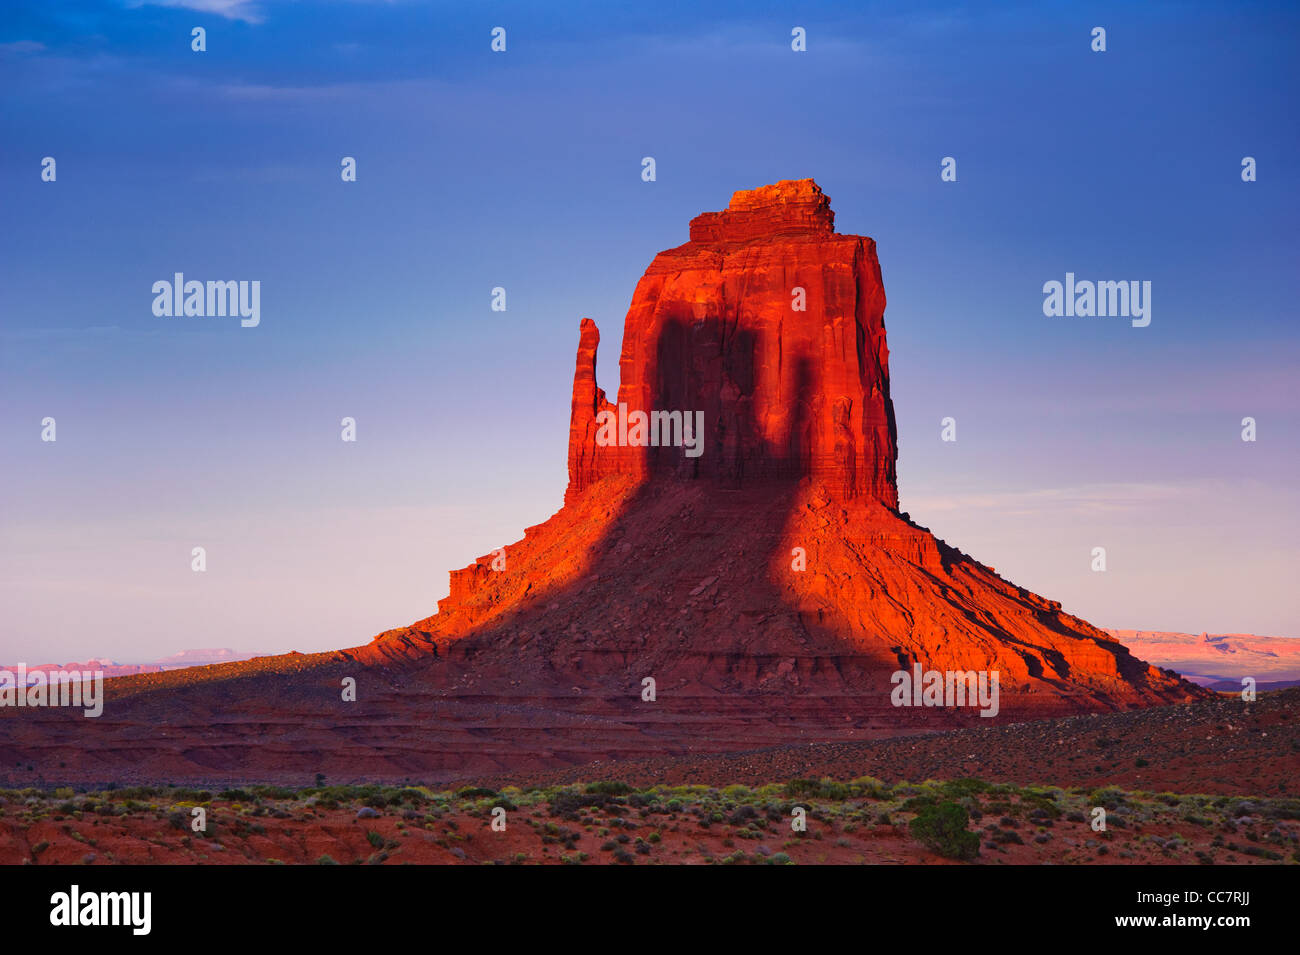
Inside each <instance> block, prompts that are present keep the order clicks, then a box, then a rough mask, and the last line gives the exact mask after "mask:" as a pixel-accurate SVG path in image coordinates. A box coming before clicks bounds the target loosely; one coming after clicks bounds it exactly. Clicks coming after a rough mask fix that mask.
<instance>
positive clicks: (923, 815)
mask: <svg viewBox="0 0 1300 955" xmlns="http://www.w3.org/2000/svg"><path fill="white" fill-rule="evenodd" d="M969 821H970V814H969V813H968V812H967V811H966V810H965V809H963V808H962V807H961V806H959V805H957V804H956V803H955V802H941V803H937V804H935V805H931V806H922V807H921V808H920V811H919V812H918V813H917V815H916V818H915V819H913V820H912V822H911V826H910V830H911V833H912V835H913V836H914V837H915V838H916V839H917V840H919V841H920V843H921V844H922V845H924V846H925V847H926V848H928V849H932V850H934V851H935V852H937V853H939V855H941V856H943V857H944V858H946V859H962V860H970V859H974V858H975V857H976V856H978V855H979V852H980V837H979V836H978V835H977V834H976V833H974V832H971V831H970V830H968V829H967V828H966V825H967V823H968V822H969Z"/></svg>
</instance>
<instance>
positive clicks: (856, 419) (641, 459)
mask: <svg viewBox="0 0 1300 955" xmlns="http://www.w3.org/2000/svg"><path fill="white" fill-rule="evenodd" d="M833 224H834V215H833V214H832V213H831V211H830V204H829V201H828V200H827V198H826V196H825V195H823V194H822V191H821V190H820V189H819V188H818V187H817V185H816V183H814V182H813V181H812V180H808V179H805V180H800V181H797V182H781V183H777V184H776V185H774V186H765V187H763V188H761V189H754V190H750V191H746V192H737V193H736V194H735V196H733V198H732V200H731V205H730V207H729V208H728V209H727V210H726V211H724V212H718V213H705V214H704V215H701V216H697V217H696V218H695V219H694V220H692V222H691V233H690V234H691V239H690V241H689V242H687V243H686V244H685V245H682V246H679V247H677V248H675V249H669V250H668V251H666V252H661V253H660V254H659V255H658V256H656V257H655V260H654V261H653V262H652V263H651V264H650V267H649V268H648V269H647V270H646V273H645V275H644V276H643V277H642V278H641V281H640V282H639V283H638V285H637V288H636V293H635V295H634V296H633V298H632V306H631V308H630V309H629V310H628V314H627V321H626V323H625V326H624V331H623V352H622V355H621V356H620V358H619V371H620V382H621V384H620V386H619V392H618V402H617V403H611V402H609V401H608V400H607V399H606V397H605V394H604V392H603V390H601V389H600V388H598V387H597V386H596V378H595V361H596V348H597V345H598V344H599V341H600V334H599V332H598V331H597V329H596V327H595V325H594V323H592V322H591V321H590V320H589V319H584V320H583V323H582V330H581V338H580V342H579V347H578V361H577V370H576V372H575V375H574V387H573V418H572V422H571V426H570V434H569V490H568V495H567V497H566V500H568V501H572V500H573V499H574V496H575V495H576V494H579V493H581V492H582V491H584V490H585V489H586V488H588V487H589V486H591V485H592V484H593V483H595V482H597V481H599V480H600V479H601V478H604V477H608V476H610V475H613V474H625V475H629V476H632V477H634V478H645V477H648V476H650V475H654V474H668V475H675V476H679V477H689V478H699V479H705V480H709V481H711V482H715V483H717V484H719V485H721V486H724V487H732V488H735V487H742V486H750V485H754V484H761V483H764V482H770V481H779V482H782V481H783V482H789V481H797V480H799V479H800V478H804V477H808V478H811V479H813V480H815V481H817V482H818V483H819V484H822V485H824V486H825V487H827V488H828V489H829V490H830V491H831V492H832V493H834V494H835V495H836V496H837V497H841V498H845V499H849V498H854V497H857V496H859V495H862V496H866V497H868V498H870V499H872V500H876V501H879V502H880V503H881V504H883V505H885V506H886V507H888V508H891V509H894V508H897V506H898V491H897V487H896V480H895V460H896V458H897V443H896V435H895V429H894V410H893V405H892V403H891V402H890V399H889V351H888V348H887V347H886V345H885V327H884V312H885V292H884V287H883V285H882V283H881V278H880V264H879V262H878V261H877V259H876V246H875V242H873V241H872V240H871V239H867V238H863V237H862V236H845V235H837V234H836V233H835V232H834V228H833ZM619 405H623V406H625V407H626V409H627V411H628V412H629V413H631V412H635V411H643V412H651V411H664V412H672V411H681V412H683V413H692V412H702V421H703V424H704V428H703V441H704V444H703V448H702V450H701V453H700V454H699V455H698V456H695V457H692V456H688V455H686V454H684V453H683V450H682V448H680V447H673V446H669V447H664V446H659V447H653V446H651V447H635V446H628V445H623V446H607V447H602V446H600V444H599V443H598V441H597V430H598V428H597V416H598V415H599V414H600V413H601V412H602V411H604V412H610V413H617V411H618V406H619Z"/></svg>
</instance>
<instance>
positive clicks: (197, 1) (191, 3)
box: [130, 0, 266, 23]
mask: <svg viewBox="0 0 1300 955" xmlns="http://www.w3.org/2000/svg"><path fill="white" fill-rule="evenodd" d="M130 6H132V7H145V6H150V7H177V8H179V9H182V10H193V11H195V12H196V13H210V14H213V15H214V16H218V17H225V18H226V19H227V20H242V21H243V22H245V23H261V22H262V21H263V20H265V19H266V18H265V17H264V16H263V15H262V12H261V10H259V9H258V6H257V4H256V3H254V2H253V0H132V2H131V3H130Z"/></svg>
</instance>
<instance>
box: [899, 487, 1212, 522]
mask: <svg viewBox="0 0 1300 955" xmlns="http://www.w3.org/2000/svg"><path fill="white" fill-rule="evenodd" d="M1223 492H1224V482H1221V481H1213V480H1203V481H1192V482H1187V483H1182V484H1167V483H1166V484H1162V483H1139V482H1118V481H1117V482H1108V483H1100V484H1080V485H1076V486H1071V487H1056V488H1038V489H1035V490H1026V491H993V492H987V493H977V494H936V495H920V496H916V497H913V496H909V497H908V499H907V501H906V506H907V508H908V509H909V510H912V511H914V512H915V513H916V514H918V515H919V516H921V517H924V516H926V515H929V514H934V513H937V512H943V511H996V512H1001V513H1005V514H1007V515H1009V516H1010V515H1028V514H1041V513H1044V512H1052V513H1054V514H1059V515H1065V514H1075V515H1078V514H1085V515H1090V516H1102V515H1120V514H1125V513H1130V512H1134V511H1146V510H1149V509H1150V508H1152V507H1155V506H1158V505H1162V504H1188V503H1191V502H1194V501H1198V500H1203V499H1206V498H1207V497H1212V496H1214V495H1216V494H1222V493H1223Z"/></svg>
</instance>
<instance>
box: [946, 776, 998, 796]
mask: <svg viewBox="0 0 1300 955" xmlns="http://www.w3.org/2000/svg"><path fill="white" fill-rule="evenodd" d="M941 788H942V789H943V794H944V795H945V796H949V797H951V798H953V799H958V798H960V797H962V796H974V795H975V794H976V793H983V792H988V790H989V784H988V783H986V782H985V781H984V780H982V779H976V778H975V777H973V776H967V777H964V778H962V779H952V780H949V781H948V782H946V783H944V784H943V786H942V787H941Z"/></svg>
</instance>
